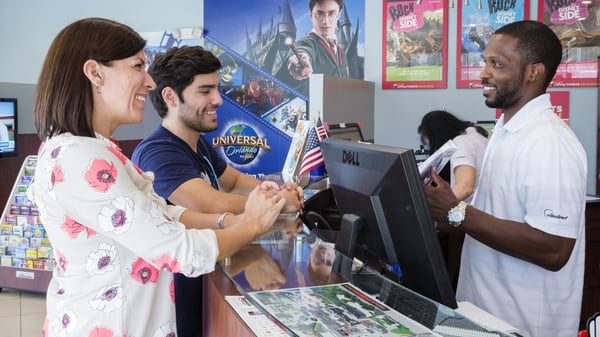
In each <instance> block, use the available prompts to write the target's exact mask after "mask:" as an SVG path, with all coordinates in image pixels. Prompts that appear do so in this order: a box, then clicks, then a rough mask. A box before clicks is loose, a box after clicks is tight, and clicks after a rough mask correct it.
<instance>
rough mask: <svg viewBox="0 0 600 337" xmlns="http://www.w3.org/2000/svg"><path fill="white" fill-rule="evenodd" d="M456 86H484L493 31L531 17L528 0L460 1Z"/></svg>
mask: <svg viewBox="0 0 600 337" xmlns="http://www.w3.org/2000/svg"><path fill="white" fill-rule="evenodd" d="M457 4H458V14H457V15H458V19H457V21H458V22H459V24H458V28H457V34H456V35H457V39H456V45H457V46H460V48H458V47H457V48H456V54H457V55H456V60H457V62H456V87H457V88H459V89H460V88H482V85H481V80H480V79H479V74H480V73H481V70H482V69H483V50H484V49H485V46H486V45H487V42H488V40H489V38H490V36H491V35H492V34H493V33H494V31H495V30H496V29H498V28H500V27H502V26H504V25H506V24H508V23H511V22H515V21H521V20H526V19H528V18H529V0H514V1H481V0H478V1H469V2H467V1H465V2H463V1H458V2H457Z"/></svg>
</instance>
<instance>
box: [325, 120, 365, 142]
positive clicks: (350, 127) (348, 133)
mask: <svg viewBox="0 0 600 337" xmlns="http://www.w3.org/2000/svg"><path fill="white" fill-rule="evenodd" d="M325 129H326V130H327V136H328V137H330V138H335V139H344V140H352V141H355V142H364V141H365V139H364V137H363V134H362V131H361V125H360V123H358V122H357V123H333V124H331V123H325Z"/></svg>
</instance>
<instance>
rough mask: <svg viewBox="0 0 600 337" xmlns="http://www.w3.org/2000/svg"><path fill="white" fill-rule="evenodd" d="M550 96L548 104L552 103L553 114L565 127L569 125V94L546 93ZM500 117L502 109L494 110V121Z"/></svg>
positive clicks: (558, 92) (559, 92) (561, 92)
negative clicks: (563, 122)
mask: <svg viewBox="0 0 600 337" xmlns="http://www.w3.org/2000/svg"><path fill="white" fill-rule="evenodd" d="M548 94H549V95H550V103H552V109H553V110H554V113H555V114H556V115H557V116H558V117H560V118H561V119H562V120H563V121H565V123H567V125H568V124H569V117H570V112H569V102H570V99H569V97H570V92H569V91H548ZM501 115H502V109H496V119H498V118H500V116H501Z"/></svg>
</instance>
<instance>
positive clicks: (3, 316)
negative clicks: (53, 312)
mask: <svg viewBox="0 0 600 337" xmlns="http://www.w3.org/2000/svg"><path fill="white" fill-rule="evenodd" d="M45 316H46V294H40V293H33V292H27V291H18V290H13V289H2V291H1V292H0V327H2V328H0V337H40V336H41V335H42V324H43V323H44V318H45Z"/></svg>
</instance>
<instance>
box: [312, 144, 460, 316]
mask: <svg viewBox="0 0 600 337" xmlns="http://www.w3.org/2000/svg"><path fill="white" fill-rule="evenodd" d="M321 151H322V153H323V157H324V160H325V168H326V170H327V174H328V177H329V184H330V186H331V189H332V191H333V195H334V197H335V200H336V202H337V206H338V208H339V211H340V214H341V215H342V218H343V219H348V218H350V219H351V220H350V222H352V223H354V224H356V223H362V227H360V226H352V224H350V225H351V226H352V227H353V228H351V229H350V228H348V225H349V223H348V222H347V221H344V220H343V221H342V227H341V229H340V235H339V239H338V243H340V242H339V240H346V241H347V242H341V243H340V244H341V245H342V246H343V245H348V246H352V248H353V249H354V252H353V253H354V256H350V257H351V258H352V257H357V258H358V259H360V260H361V261H362V262H363V263H366V264H368V265H370V266H372V267H374V268H380V266H382V265H383V266H385V269H387V270H388V271H389V270H391V271H393V272H395V274H396V275H398V276H401V282H402V284H403V285H404V286H405V287H407V288H409V289H411V290H413V291H414V292H417V293H419V294H421V295H423V296H425V297H428V298H430V299H432V300H434V301H436V302H438V303H441V304H444V305H446V306H448V307H451V308H456V307H457V304H456V299H455V295H454V291H453V287H452V283H451V281H450V278H449V277H448V270H447V267H446V264H445V260H444V256H443V254H442V251H441V247H440V243H439V239H438V236H437V232H436V230H435V226H434V223H433V220H432V218H431V213H430V210H429V206H428V204H427V199H426V197H425V192H424V190H423V186H422V180H421V178H420V175H419V171H418V169H417V163H416V160H415V155H414V153H413V151H412V150H411V149H403V148H397V147H389V146H383V145H375V144H365V143H358V142H352V141H346V140H338V139H331V138H327V139H325V140H323V141H322V142H321ZM352 219H358V220H359V221H355V220H352ZM350 232H351V233H350Z"/></svg>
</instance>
